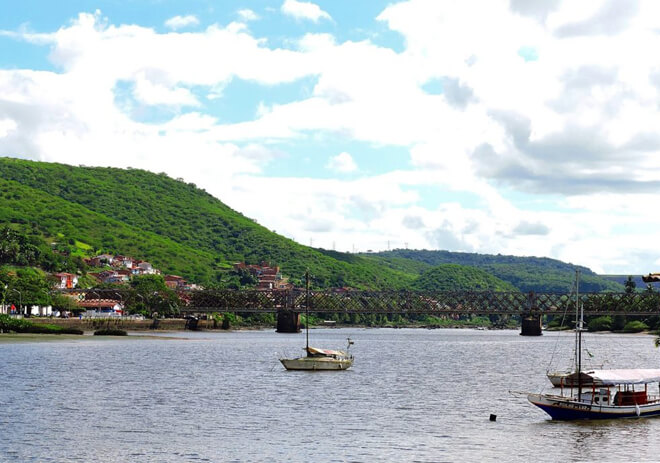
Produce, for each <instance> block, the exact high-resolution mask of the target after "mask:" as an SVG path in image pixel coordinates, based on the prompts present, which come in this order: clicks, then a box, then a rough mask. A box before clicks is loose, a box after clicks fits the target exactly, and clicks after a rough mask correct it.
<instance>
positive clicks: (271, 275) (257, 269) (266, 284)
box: [234, 262, 293, 291]
mask: <svg viewBox="0 0 660 463" xmlns="http://www.w3.org/2000/svg"><path fill="white" fill-rule="evenodd" d="M234 270H236V271H240V270H247V271H248V272H250V274H251V275H252V276H254V277H256V278H257V281H258V283H257V290H261V291H267V290H269V289H292V288H293V285H292V284H290V283H289V281H288V278H286V277H283V276H282V274H281V273H280V268H279V267H277V266H276V267H271V266H270V265H269V264H268V263H267V262H261V264H259V265H248V264H246V263H245V262H237V263H235V264H234Z"/></svg>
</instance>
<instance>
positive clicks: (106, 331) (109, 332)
mask: <svg viewBox="0 0 660 463" xmlns="http://www.w3.org/2000/svg"><path fill="white" fill-rule="evenodd" d="M127 335H128V333H126V331H124V330H120V329H113V328H106V329H102V330H96V331H94V336H127Z"/></svg>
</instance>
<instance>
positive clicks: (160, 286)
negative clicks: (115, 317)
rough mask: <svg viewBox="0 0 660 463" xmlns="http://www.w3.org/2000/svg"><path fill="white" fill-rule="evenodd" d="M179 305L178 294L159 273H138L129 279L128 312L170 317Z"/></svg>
mask: <svg viewBox="0 0 660 463" xmlns="http://www.w3.org/2000/svg"><path fill="white" fill-rule="evenodd" d="M179 305H180V300H179V296H177V294H176V292H174V291H173V290H172V289H171V288H169V287H168V286H167V285H166V284H165V279H164V278H163V277H162V276H161V275H140V276H136V277H134V278H133V279H132V280H131V294H130V296H129V297H128V301H127V307H128V310H129V312H131V313H143V314H144V315H149V316H154V315H155V314H158V316H164V317H170V316H173V315H175V314H177V313H178V312H179Z"/></svg>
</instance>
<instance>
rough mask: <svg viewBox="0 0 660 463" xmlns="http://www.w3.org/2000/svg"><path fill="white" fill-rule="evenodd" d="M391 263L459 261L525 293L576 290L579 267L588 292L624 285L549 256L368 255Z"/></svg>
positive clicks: (582, 286)
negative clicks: (574, 288) (576, 274)
mask: <svg viewBox="0 0 660 463" xmlns="http://www.w3.org/2000/svg"><path fill="white" fill-rule="evenodd" d="M368 255H369V256H372V258H380V259H383V260H384V261H385V262H390V264H391V265H394V267H395V268H397V267H399V266H401V265H403V264H402V262H405V261H411V262H417V263H423V264H425V265H428V266H429V267H435V266H438V265H445V264H458V265H463V266H468V267H475V268H478V269H481V270H483V271H485V272H487V273H489V274H491V275H493V276H494V277H497V278H498V279H500V280H502V281H506V282H508V283H510V284H512V285H513V286H515V287H516V288H518V289H519V290H520V291H523V292H529V291H534V292H548V293H552V292H568V291H571V290H572V289H573V286H574V282H575V270H576V269H579V270H580V290H581V291H585V292H600V291H615V292H619V291H623V289H624V287H623V285H622V284H620V283H618V282H616V281H612V280H608V279H606V278H603V277H601V276H599V275H597V274H596V273H594V272H593V271H591V270H590V269H588V268H587V267H583V266H577V265H573V264H568V263H565V262H562V261H559V260H556V259H550V258H548V257H519V256H507V255H500V254H498V255H492V254H474V253H464V252H451V251H432V250H412V249H395V250H393V251H383V252H378V253H372V254H368Z"/></svg>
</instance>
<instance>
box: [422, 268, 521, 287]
mask: <svg viewBox="0 0 660 463" xmlns="http://www.w3.org/2000/svg"><path fill="white" fill-rule="evenodd" d="M412 289H415V290H419V291H517V289H516V287H515V286H513V285H512V284H511V283H507V282H506V281H502V280H500V279H499V278H496V277H494V276H492V275H490V274H489V273H487V272H485V271H483V270H480V269H478V268H474V267H465V266H463V265H458V264H442V265H438V266H436V267H432V268H431V269H429V270H426V271H425V272H424V273H422V274H421V275H420V276H419V277H418V278H417V279H416V280H415V281H414V282H413V283H412Z"/></svg>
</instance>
